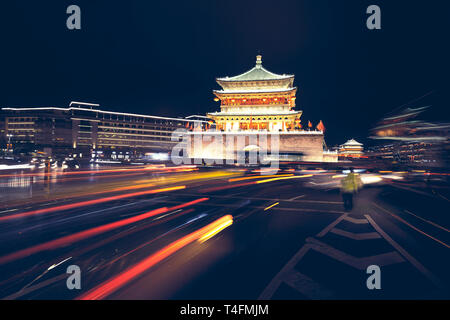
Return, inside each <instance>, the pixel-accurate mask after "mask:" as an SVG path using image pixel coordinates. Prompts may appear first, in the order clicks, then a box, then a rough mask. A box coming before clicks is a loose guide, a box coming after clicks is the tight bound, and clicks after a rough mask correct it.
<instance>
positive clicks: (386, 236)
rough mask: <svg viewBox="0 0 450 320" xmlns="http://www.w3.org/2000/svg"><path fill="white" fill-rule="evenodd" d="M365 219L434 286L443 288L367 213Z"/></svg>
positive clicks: (443, 287)
mask: <svg viewBox="0 0 450 320" xmlns="http://www.w3.org/2000/svg"><path fill="white" fill-rule="evenodd" d="M365 217H366V219H367V220H368V221H369V222H370V224H371V225H372V227H374V228H375V230H377V232H378V233H379V234H381V236H382V237H383V238H384V239H385V240H386V241H387V242H389V244H390V245H391V246H392V247H394V248H395V249H396V250H397V251H398V252H400V254H401V255H402V256H403V257H405V259H406V260H408V261H409V263H411V264H412V265H413V266H414V267H415V268H416V269H417V270H419V271H420V272H421V273H422V274H423V275H424V276H425V277H427V278H428V279H429V280H430V281H431V282H432V283H433V284H434V285H435V286H436V287H438V288H441V289H445V286H443V285H442V282H441V281H440V280H439V279H438V278H437V277H436V276H435V275H433V274H432V273H431V272H430V271H429V270H428V269H427V268H425V267H424V266H423V265H422V264H421V263H420V262H419V261H417V260H416V259H414V258H413V256H411V255H410V254H409V253H408V252H407V251H406V250H405V249H403V248H402V247H401V246H400V245H399V244H398V243H397V242H395V241H394V240H393V239H392V238H391V237H390V236H389V235H388V234H387V233H386V232H384V231H383V230H382V229H381V228H380V227H379V226H378V224H376V223H375V221H374V220H373V219H372V217H371V216H370V215H368V214H366V215H365Z"/></svg>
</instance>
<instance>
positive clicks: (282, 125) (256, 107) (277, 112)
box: [208, 55, 302, 132]
mask: <svg viewBox="0 0 450 320" xmlns="http://www.w3.org/2000/svg"><path fill="white" fill-rule="evenodd" d="M216 81H217V83H218V84H219V85H220V86H221V87H222V90H214V91H213V93H214V95H215V96H216V98H215V100H216V101H220V103H221V104H220V109H221V110H220V112H214V113H208V116H209V117H211V118H212V119H214V120H215V122H216V124H217V127H218V128H219V130H223V131H239V130H267V131H277V132H279V131H290V130H292V131H294V130H295V129H298V128H299V125H300V117H301V115H302V112H301V111H295V110H294V108H295V99H296V93H297V88H295V87H294V76H293V75H278V74H275V73H272V72H270V71H268V70H266V69H265V68H264V67H263V66H262V57H261V56H260V55H258V56H257V57H256V65H255V67H254V68H252V69H251V70H249V71H247V72H245V73H243V74H241V75H238V76H235V77H225V78H218V79H216Z"/></svg>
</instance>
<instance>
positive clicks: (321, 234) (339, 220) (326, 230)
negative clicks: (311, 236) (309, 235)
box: [317, 213, 348, 238]
mask: <svg viewBox="0 0 450 320" xmlns="http://www.w3.org/2000/svg"><path fill="white" fill-rule="evenodd" d="M347 216H348V213H344V214H343V215H342V216H340V217H339V218H337V219H336V220H335V221H334V222H333V223H331V224H330V225H329V226H328V227H326V228H325V229H323V230H322V231H321V232H319V233H318V234H317V237H319V238H322V237H324V236H325V235H326V234H327V233H328V232H330V230H331V229H333V228H334V227H335V226H336V225H337V224H338V223H339V222H341V221H342V220H343V219H345V217H347Z"/></svg>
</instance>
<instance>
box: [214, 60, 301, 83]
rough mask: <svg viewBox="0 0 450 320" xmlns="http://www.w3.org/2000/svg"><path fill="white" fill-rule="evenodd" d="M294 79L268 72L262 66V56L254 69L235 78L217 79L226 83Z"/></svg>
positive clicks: (289, 76) (291, 76) (290, 76)
mask: <svg viewBox="0 0 450 320" xmlns="http://www.w3.org/2000/svg"><path fill="white" fill-rule="evenodd" d="M293 77H294V76H293V75H285V74H283V75H280V74H275V73H273V72H270V71H268V70H267V69H265V68H264V67H263V66H262V61H261V56H258V57H257V60H256V66H255V67H254V68H253V69H251V70H249V71H247V72H245V73H243V74H240V75H238V76H235V77H225V78H217V80H218V81H224V82H227V81H230V82H235V81H236V82H237V81H261V80H283V79H289V78H293Z"/></svg>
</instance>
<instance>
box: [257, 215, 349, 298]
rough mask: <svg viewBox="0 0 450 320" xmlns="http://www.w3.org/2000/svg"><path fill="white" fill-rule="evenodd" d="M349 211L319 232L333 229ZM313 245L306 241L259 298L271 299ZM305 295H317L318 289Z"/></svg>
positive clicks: (323, 232)
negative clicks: (286, 276)
mask: <svg viewBox="0 0 450 320" xmlns="http://www.w3.org/2000/svg"><path fill="white" fill-rule="evenodd" d="M347 214H348V213H344V214H343V215H342V216H340V217H339V218H337V219H336V220H335V221H333V222H332V223H331V224H330V225H328V226H327V227H326V228H325V229H323V231H322V232H320V233H319V234H325V233H327V232H328V231H329V230H331V229H332V228H334V226H335V225H336V224H338V223H339V222H340V221H342V219H343V218H344V217H345V216H346V215H347ZM311 247H312V246H311V245H310V244H308V243H306V244H305V245H304V246H303V247H302V248H301V249H300V250H299V251H298V252H297V253H296V254H295V255H294V256H293V257H292V258H291V260H289V261H288V263H286V265H285V266H284V267H283V268H282V269H281V270H280V272H278V273H277V274H276V275H275V277H274V278H273V279H272V281H270V283H269V284H268V285H267V287H266V288H265V289H264V291H263V292H262V293H261V294H260V296H259V297H258V300H269V299H270V298H272V296H273V295H274V294H275V292H276V291H277V290H278V288H279V287H280V285H281V284H282V283H283V282H284V279H285V278H284V276H285V275H286V274H289V273H291V272H292V270H293V269H294V268H295V266H296V265H297V263H298V262H299V261H300V260H301V259H303V257H304V256H305V254H306V253H307V252H308V251H309V249H311ZM311 288H315V286H311ZM303 294H304V295H307V296H308V295H314V296H317V291H313V293H309V294H307V293H305V292H303Z"/></svg>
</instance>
